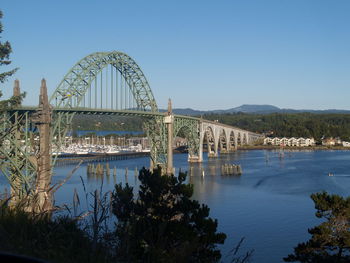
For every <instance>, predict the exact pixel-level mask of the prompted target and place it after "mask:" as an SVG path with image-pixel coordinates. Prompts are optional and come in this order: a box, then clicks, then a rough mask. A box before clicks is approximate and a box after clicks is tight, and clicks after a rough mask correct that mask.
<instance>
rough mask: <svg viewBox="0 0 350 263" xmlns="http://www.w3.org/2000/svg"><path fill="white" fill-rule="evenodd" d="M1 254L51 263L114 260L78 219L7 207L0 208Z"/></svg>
mask: <svg viewBox="0 0 350 263" xmlns="http://www.w3.org/2000/svg"><path fill="white" fill-rule="evenodd" d="M0 251H1V252H5V253H11V254H16V255H26V256H31V257H35V258H39V259H44V260H47V261H49V262H68V263H69V262H72V263H73V262H85V263H86V262H109V261H108V259H109V258H110V257H109V255H108V253H107V250H106V249H105V248H104V247H103V246H102V244H97V245H94V244H93V242H92V241H91V239H89V237H88V236H87V234H86V231H84V230H82V229H81V228H80V227H79V226H78V224H77V222H76V221H75V220H73V219H71V218H69V217H66V216H61V217H57V218H51V217H50V216H47V215H44V214H43V215H38V214H37V215H33V214H30V213H26V212H23V210H21V209H14V208H9V207H8V206H7V205H2V206H1V208H0Z"/></svg>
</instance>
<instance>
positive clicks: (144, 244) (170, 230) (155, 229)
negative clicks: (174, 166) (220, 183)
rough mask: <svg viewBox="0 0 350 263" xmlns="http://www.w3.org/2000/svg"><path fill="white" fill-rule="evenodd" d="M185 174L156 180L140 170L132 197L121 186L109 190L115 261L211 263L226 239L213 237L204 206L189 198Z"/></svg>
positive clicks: (221, 235) (157, 173)
mask: <svg viewBox="0 0 350 263" xmlns="http://www.w3.org/2000/svg"><path fill="white" fill-rule="evenodd" d="M185 179H186V174H184V173H180V174H179V176H178V177H175V176H162V175H161V171H160V169H156V170H154V171H153V172H151V171H149V170H146V169H142V170H141V171H140V174H139V180H140V182H141V185H140V190H139V193H138V197H136V198H135V197H134V194H133V188H132V187H130V186H129V185H128V184H126V186H125V187H122V185H121V184H119V185H116V186H115V191H114V193H113V206H112V207H113V208H112V209H113V213H114V214H115V215H116V217H117V219H118V223H117V228H116V236H117V247H116V249H117V257H118V259H120V260H122V261H127V262H141V261H142V262H217V261H219V260H220V258H221V253H220V251H219V250H218V249H217V247H216V244H223V243H224V241H225V239H226V235H225V234H224V233H217V232H216V231H217V225H218V224H217V220H214V219H212V218H210V217H208V216H209V208H208V206H206V205H200V204H199V203H198V201H196V200H191V199H190V198H191V196H192V194H193V186H192V185H188V184H184V181H185Z"/></svg>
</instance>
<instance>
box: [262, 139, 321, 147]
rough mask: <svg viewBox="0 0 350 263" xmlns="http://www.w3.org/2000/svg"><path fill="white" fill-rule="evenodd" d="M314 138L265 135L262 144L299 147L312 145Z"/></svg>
mask: <svg viewBox="0 0 350 263" xmlns="http://www.w3.org/2000/svg"><path fill="white" fill-rule="evenodd" d="M315 144H316V143H315V140H314V138H303V137H300V138H294V137H292V138H286V137H283V138H278V137H275V138H271V137H267V138H265V139H264V145H274V146H299V147H307V146H314V145H315Z"/></svg>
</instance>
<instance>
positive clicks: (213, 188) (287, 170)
mask: <svg viewBox="0 0 350 263" xmlns="http://www.w3.org/2000/svg"><path fill="white" fill-rule="evenodd" d="M348 160H350V152H349V151H284V153H283V155H282V154H280V151H279V150H276V151H266V150H256V151H237V152H235V153H232V154H225V155H221V156H220V157H219V158H209V159H208V158H207V157H206V156H205V159H204V162H203V163H194V164H189V163H188V162H187V155H186V154H176V155H174V165H175V167H176V171H179V170H182V171H187V172H188V177H187V180H188V182H190V183H192V184H193V185H194V197H193V198H195V199H197V200H199V201H200V202H203V203H206V204H208V206H209V207H210V209H211V216H212V217H214V218H217V219H218V221H219V230H220V231H223V232H225V233H227V234H228V239H227V241H226V242H225V245H224V246H223V247H222V251H223V254H225V253H226V252H227V251H229V250H230V249H231V248H232V247H233V245H234V244H235V242H237V241H238V240H239V239H240V237H242V236H244V237H246V247H247V248H251V249H255V253H254V259H253V262H282V260H281V259H282V257H283V256H286V255H288V254H289V253H291V252H292V248H293V247H294V246H295V245H296V244H297V243H299V242H301V241H303V240H307V239H308V233H307V229H308V228H310V227H312V226H313V225H315V224H318V223H319V222H318V221H317V220H316V219H315V217H314V212H315V211H314V206H313V203H312V201H311V199H310V198H309V195H310V194H311V193H314V192H318V191H322V190H326V191H328V192H330V193H337V194H341V195H344V196H349V195H350V190H349V189H350V174H349V171H350V162H348ZM97 164H98V163H97V162H96V163H95V164H94V165H95V169H96V166H97ZM227 164H238V165H241V167H242V175H241V176H222V175H221V169H222V166H223V165H227ZM101 165H104V169H103V170H106V163H101ZM148 165H149V159H148V158H146V157H145V158H139V159H129V160H120V161H111V162H109V173H108V172H106V171H104V173H103V174H91V173H88V170H89V169H91V167H90V168H89V167H87V164H83V165H82V166H81V167H80V168H79V169H78V170H77V172H76V173H75V174H74V175H73V177H72V178H71V179H70V180H69V182H67V184H66V185H65V186H64V187H62V188H61V189H59V190H58V191H57V193H56V196H55V198H56V203H57V204H58V205H59V204H62V203H68V204H69V203H71V200H72V198H73V192H74V188H76V189H77V192H78V194H79V195H80V196H83V195H84V190H83V185H82V180H83V181H84V182H85V187H86V190H87V191H94V190H95V189H100V188H102V190H103V191H105V192H107V191H112V190H113V189H114V185H115V184H118V183H122V184H125V183H129V184H130V185H132V186H134V187H135V188H134V189H135V191H136V190H137V188H138V186H139V181H138V179H137V176H135V174H136V175H137V173H138V172H137V171H138V169H139V168H142V167H143V166H144V167H148ZM74 167H75V166H74V165H67V166H64V167H57V168H56V169H55V176H54V178H53V181H54V183H55V182H58V181H61V180H63V179H64V178H65V177H66V175H67V174H69V172H70V171H71V170H73V168H74ZM328 173H333V174H334V176H332V177H329V176H328ZM1 180H2V181H0V182H1V184H2V189H4V187H5V186H6V183H4V182H5V181H6V179H5V178H3V177H2V178H1ZM286 233H287V234H286Z"/></svg>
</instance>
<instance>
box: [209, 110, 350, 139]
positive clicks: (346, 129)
mask: <svg viewBox="0 0 350 263" xmlns="http://www.w3.org/2000/svg"><path fill="white" fill-rule="evenodd" d="M203 118H204V119H208V120H218V121H219V122H221V123H225V124H228V125H232V126H236V127H239V128H242V129H247V130H250V131H255V132H259V133H266V134H271V135H272V136H278V137H284V136H285V137H314V138H315V139H316V140H320V139H321V138H322V137H323V136H325V137H340V138H341V139H343V140H347V141H349V140H350V114H313V113H272V114H244V113H236V114H208V115H203Z"/></svg>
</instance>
